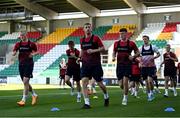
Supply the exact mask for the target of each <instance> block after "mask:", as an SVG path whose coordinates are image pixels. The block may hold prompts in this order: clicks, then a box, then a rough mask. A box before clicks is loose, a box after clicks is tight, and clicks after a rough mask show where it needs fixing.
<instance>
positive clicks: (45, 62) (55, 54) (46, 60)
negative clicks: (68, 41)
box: [33, 45, 79, 74]
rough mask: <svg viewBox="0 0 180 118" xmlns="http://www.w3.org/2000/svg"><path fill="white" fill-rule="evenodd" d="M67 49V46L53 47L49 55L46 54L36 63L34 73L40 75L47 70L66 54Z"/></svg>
mask: <svg viewBox="0 0 180 118" xmlns="http://www.w3.org/2000/svg"><path fill="white" fill-rule="evenodd" d="M76 46H77V45H76ZM78 47H79V46H78ZM67 48H68V46H67V45H56V46H55V47H53V48H52V49H51V50H50V51H49V52H48V53H46V54H44V55H43V56H42V57H41V58H40V59H39V60H37V61H36V62H35V64H34V71H33V72H34V73H37V74H38V73H41V72H43V71H44V70H46V69H47V68H48V67H49V66H50V65H51V64H53V62H55V61H56V60H57V59H58V58H59V57H60V56H61V55H62V54H65V51H66V50H65V49H67Z"/></svg>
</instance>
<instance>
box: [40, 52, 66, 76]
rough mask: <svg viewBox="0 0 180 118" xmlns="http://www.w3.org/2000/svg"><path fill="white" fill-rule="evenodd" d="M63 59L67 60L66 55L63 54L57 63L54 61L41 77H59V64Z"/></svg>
mask: <svg viewBox="0 0 180 118" xmlns="http://www.w3.org/2000/svg"><path fill="white" fill-rule="evenodd" d="M62 58H65V59H66V60H67V56H66V54H62V55H61V56H60V57H59V58H58V59H56V61H54V62H53V63H52V64H51V65H50V66H49V67H48V68H47V69H46V70H45V71H43V72H42V73H41V74H40V75H41V76H45V77H47V76H51V77H52V76H56V77H58V76H59V62H60V60H61V59H62ZM66 62H67V61H66Z"/></svg>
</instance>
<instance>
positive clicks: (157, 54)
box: [154, 47, 161, 59]
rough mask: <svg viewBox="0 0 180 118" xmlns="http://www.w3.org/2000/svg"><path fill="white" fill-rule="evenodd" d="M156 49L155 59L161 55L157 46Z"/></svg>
mask: <svg viewBox="0 0 180 118" xmlns="http://www.w3.org/2000/svg"><path fill="white" fill-rule="evenodd" d="M154 51H155V52H156V56H154V59H157V58H158V57H160V56H161V55H160V52H159V50H158V48H157V47H154Z"/></svg>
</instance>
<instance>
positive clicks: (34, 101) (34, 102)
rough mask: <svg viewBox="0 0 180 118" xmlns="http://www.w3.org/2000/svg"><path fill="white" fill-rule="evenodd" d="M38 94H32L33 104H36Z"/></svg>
mask: <svg viewBox="0 0 180 118" xmlns="http://www.w3.org/2000/svg"><path fill="white" fill-rule="evenodd" d="M37 99H38V96H32V103H31V104H32V105H35V104H36V103H37Z"/></svg>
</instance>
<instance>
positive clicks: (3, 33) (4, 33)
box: [0, 32, 8, 37]
mask: <svg viewBox="0 0 180 118" xmlns="http://www.w3.org/2000/svg"><path fill="white" fill-rule="evenodd" d="M6 34H8V32H0V37H2V36H4V35H6Z"/></svg>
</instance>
